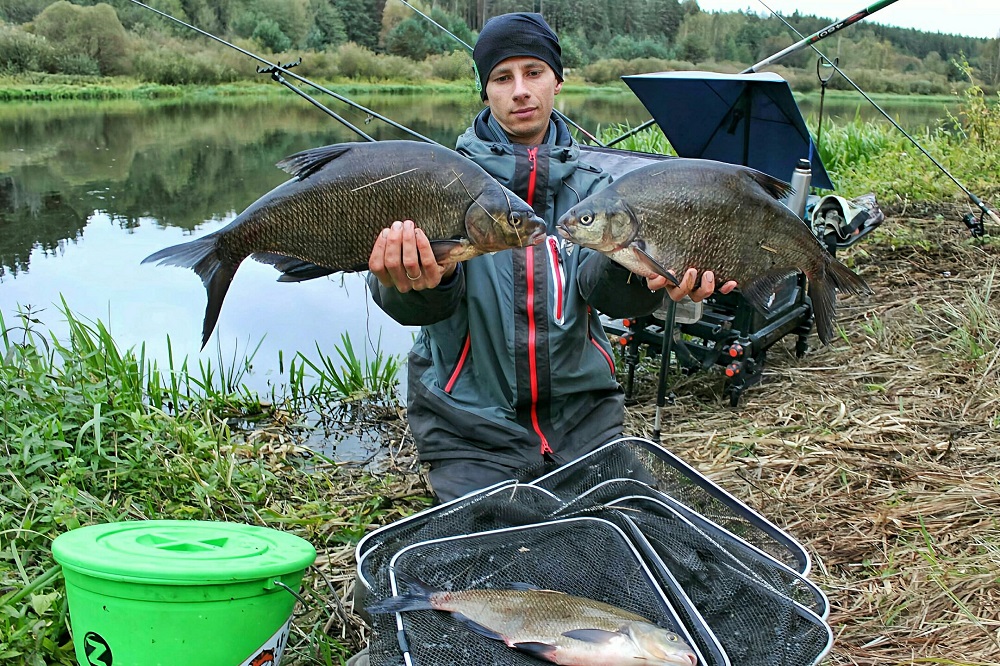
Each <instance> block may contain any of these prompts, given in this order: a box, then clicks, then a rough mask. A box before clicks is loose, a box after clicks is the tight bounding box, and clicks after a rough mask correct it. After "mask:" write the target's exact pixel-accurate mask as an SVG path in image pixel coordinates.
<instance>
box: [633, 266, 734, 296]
mask: <svg viewBox="0 0 1000 666" xmlns="http://www.w3.org/2000/svg"><path fill="white" fill-rule="evenodd" d="M670 274H671V275H674V272H673V271H670ZM679 282H680V286H679V287H678V286H676V285H674V283H672V282H671V281H670V280H668V279H667V278H665V277H663V276H662V275H657V276H656V277H651V278H646V286H648V287H649V289H650V290H651V291H656V290H657V289H663V288H666V290H667V295H668V296H670V300H672V301H674V302H677V301H680V300H681V299H682V298H684V297H685V296H690V297H691V300H692V301H694V302H695V303H698V302H700V301H703V300H705V299H706V298H708V297H709V296H711V295H712V294H713V293H714V292H715V274H714V273H713V272H712V271H705V272H704V273H702V274H701V280H700V281H699V279H698V269H697V268H689V269H687V270H686V271H684V275H683V277H681V279H680V280H679ZM695 285H697V289H696V288H695ZM733 289H736V282H734V281H733V280H730V281H729V282H726V283H725V284H724V285H722V286H721V287H719V292H721V293H723V294H728V293H729V292H731V291H732V290H733Z"/></svg>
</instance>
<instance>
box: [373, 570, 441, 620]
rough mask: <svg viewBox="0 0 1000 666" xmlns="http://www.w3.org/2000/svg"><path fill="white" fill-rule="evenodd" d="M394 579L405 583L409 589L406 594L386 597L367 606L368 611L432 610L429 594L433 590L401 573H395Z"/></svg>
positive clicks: (433, 590)
mask: <svg viewBox="0 0 1000 666" xmlns="http://www.w3.org/2000/svg"><path fill="white" fill-rule="evenodd" d="M396 579H397V580H401V581H403V582H404V583H406V585H407V587H408V588H409V590H408V591H407V593H406V594H400V595H397V596H395V597H388V598H387V599H382V600H381V601H377V602H375V603H374V604H372V605H371V606H367V607H366V608H367V610H368V612H369V613H401V612H403V611H416V610H434V605H433V603H432V601H431V595H433V594H434V593H435V592H438V591H439V590H435V589H433V588H431V587H430V586H428V585H426V584H424V583H423V582H422V581H420V580H417V579H416V578H414V577H412V576H410V575H407V574H402V573H397V574H396Z"/></svg>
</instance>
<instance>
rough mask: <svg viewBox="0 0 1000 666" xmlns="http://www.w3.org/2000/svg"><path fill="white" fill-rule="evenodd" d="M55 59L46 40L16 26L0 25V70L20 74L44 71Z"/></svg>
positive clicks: (52, 50) (53, 52)
mask: <svg viewBox="0 0 1000 666" xmlns="http://www.w3.org/2000/svg"><path fill="white" fill-rule="evenodd" d="M54 59H55V49H53V48H52V45H51V44H49V43H48V41H47V40H45V39H43V38H41V37H38V36H37V35H33V34H31V33H28V32H24V31H22V30H17V29H16V28H11V27H8V26H0V72H3V73H6V74H20V73H23V72H40V71H45V70H46V69H47V68H48V65H49V64H50V63H52V62H53V61H54Z"/></svg>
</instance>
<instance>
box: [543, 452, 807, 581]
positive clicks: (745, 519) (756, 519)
mask: <svg viewBox="0 0 1000 666" xmlns="http://www.w3.org/2000/svg"><path fill="white" fill-rule="evenodd" d="M609 479H633V480H636V481H641V482H643V483H645V484H647V485H649V486H652V487H653V488H655V489H656V490H659V491H661V492H663V493H665V494H667V495H669V496H671V497H673V498H674V499H676V500H678V501H679V502H681V503H682V504H684V505H685V506H687V507H689V508H690V509H692V510H693V511H695V512H697V513H699V514H701V515H703V516H705V517H706V518H708V519H709V520H711V521H712V522H714V523H716V524H717V525H720V526H722V527H724V528H726V529H727V530H729V531H730V532H732V533H733V534H735V535H736V536H738V537H740V538H742V539H743V540H745V541H747V542H749V543H751V544H753V545H754V546H756V547H757V548H759V549H761V550H762V551H764V552H765V553H767V554H768V555H770V556H771V557H773V558H775V559H776V560H778V561H779V562H782V563H784V564H786V565H788V566H789V567H791V568H792V569H795V570H796V571H798V572H799V573H802V574H805V573H807V572H808V571H809V556H808V554H807V553H806V552H805V549H804V548H802V546H801V544H799V543H798V542H796V541H795V540H794V539H792V538H791V537H790V536H789V535H788V534H786V533H785V532H784V531H783V530H781V529H780V528H778V527H777V526H776V525H774V524H773V523H771V522H770V521H768V520H766V519H765V518H764V517H763V516H761V515H760V514H758V513H756V512H755V511H754V510H753V509H751V508H750V507H748V506H746V505H745V504H744V503H742V502H741V501H739V500H738V499H736V498H735V497H733V496H732V495H730V494H729V493H727V492H726V491H724V490H722V488H720V487H719V486H717V485H715V484H714V483H712V482H711V481H710V480H709V479H708V478H706V477H705V476H703V475H702V474H699V473H698V472H697V471H696V470H695V469H694V468H693V467H691V466H690V465H688V464H687V463H685V462H684V461H682V460H681V459H680V458H677V457H676V456H674V455H673V454H672V453H670V452H669V451H667V450H666V449H664V448H663V447H661V446H658V445H657V444H654V443H653V442H650V441H648V440H644V439H638V438H624V439H619V440H616V441H614V442H611V443H610V444H607V445H605V446H603V447H601V448H599V449H597V450H596V451H594V452H592V453H590V454H588V455H586V456H583V457H582V458H579V459H578V460H576V461H574V462H571V463H569V464H566V465H563V466H562V467H560V468H558V469H557V470H555V471H553V472H550V473H549V474H546V475H545V476H543V477H541V478H540V479H537V480H536V481H533V482H532V483H531V485H534V486H538V487H540V488H545V489H546V490H549V491H551V492H553V493H554V494H556V495H558V496H559V497H561V498H563V499H566V500H572V499H574V498H576V497H579V496H580V495H582V494H584V493H586V492H587V491H588V490H590V489H592V488H594V487H595V486H597V485H599V484H600V483H601V482H603V481H607V480H609Z"/></svg>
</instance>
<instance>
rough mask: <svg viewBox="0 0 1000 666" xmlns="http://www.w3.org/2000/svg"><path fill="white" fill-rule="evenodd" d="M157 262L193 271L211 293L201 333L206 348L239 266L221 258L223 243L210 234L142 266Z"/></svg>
mask: <svg viewBox="0 0 1000 666" xmlns="http://www.w3.org/2000/svg"><path fill="white" fill-rule="evenodd" d="M152 262H156V263H158V264H160V265H166V266H181V267H183V268H190V269H193V270H194V272H195V273H197V274H198V276H199V277H200V278H201V282H202V284H204V285H205V291H206V292H207V293H208V305H207V306H206V307H205V322H204V324H203V325H202V330H201V347H202V349H204V348H205V345H206V344H207V343H208V338H209V337H211V335H212V331H213V330H215V325H216V323H218V321H219V313H220V312H222V301H224V300H225V298H226V292H228V291H229V285H230V284H231V283H232V281H233V275H235V274H236V268H237V267H238V264H237V265H236V266H228V265H226V264H225V263H224V262H223V261H222V258H221V257H220V256H219V244H218V237H217V236H216V234H209V235H207V236H203V237H201V238H198V239H195V240H193V241H190V242H188V243H181V244H180V245H172V246H170V247H168V248H164V249H162V250H160V251H159V252H154V253H153V254H151V255H149V256H148V257H146V258H145V259H143V260H142V263H144V264H148V263H152Z"/></svg>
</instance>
